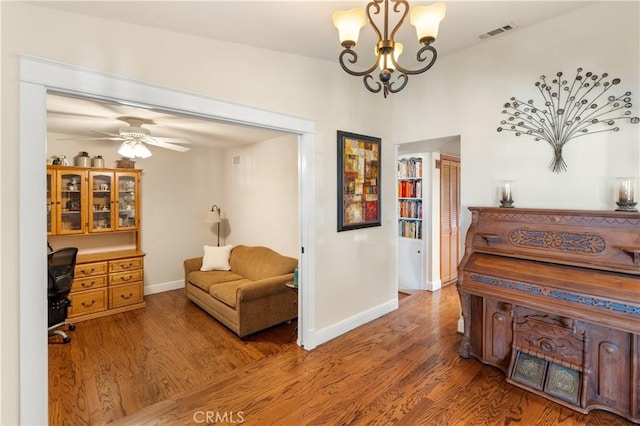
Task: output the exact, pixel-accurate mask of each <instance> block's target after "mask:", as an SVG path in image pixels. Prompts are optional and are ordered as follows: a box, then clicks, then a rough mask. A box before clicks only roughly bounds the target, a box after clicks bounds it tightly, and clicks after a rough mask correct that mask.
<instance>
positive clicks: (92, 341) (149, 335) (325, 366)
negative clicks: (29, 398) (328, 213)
mask: <svg viewBox="0 0 640 426" xmlns="http://www.w3.org/2000/svg"><path fill="white" fill-rule="evenodd" d="M146 300H147V307H146V308H145V309H143V310H137V311H131V312H126V313H122V314H118V315H115V316H113V317H104V318H99V319H96V320H91V321H87V322H83V323H81V324H79V325H78V329H77V330H76V331H75V332H72V337H73V341H72V343H70V344H69V345H50V347H49V365H50V374H49V395H50V413H49V417H50V424H52V425H62V424H70V425H72V424H91V425H94V424H95V425H99V424H107V423H109V424H113V425H144V424H149V425H172V426H173V425H193V424H197V423H202V424H205V423H206V422H205V420H207V419H206V416H207V415H208V416H209V419H208V420H212V421H210V422H209V423H214V422H213V421H215V424H238V423H240V422H242V423H244V424H248V425H278V426H280V425H283V426H288V425H465V426H466V425H507V424H508V425H512V424H520V425H550V424H553V425H556V424H559V425H567V426H574V425H586V424H589V425H605V424H606V425H627V424H631V423H630V422H628V421H626V420H624V419H622V418H621V417H619V416H615V415H613V414H610V413H607V412H603V411H593V412H592V413H591V414H590V415H586V416H585V415H582V414H579V413H576V412H573V411H571V410H568V409H567V408H564V407H562V406H560V405H558V404H555V403H553V402H550V401H547V400H546V399H544V398H541V397H538V396H536V395H533V394H530V393H528V392H526V391H524V390H522V389H519V388H517V387H515V386H512V385H510V384H508V383H507V382H506V381H505V380H504V374H503V373H502V372H500V371H499V370H497V369H495V368H493V367H489V366H485V365H483V364H481V363H479V362H478V361H476V360H472V359H463V358H460V357H459V356H458V354H457V351H458V346H459V344H460V340H461V336H460V335H459V334H458V333H456V327H457V321H458V318H459V315H460V308H459V300H458V296H457V293H456V291H455V287H453V286H448V287H446V288H443V289H442V290H441V291H439V292H436V293H430V292H416V293H413V294H411V295H409V296H405V297H403V298H401V299H400V301H399V309H398V310H397V311H395V312H392V313H390V314H388V315H385V316H384V317H382V318H379V319H377V320H375V321H373V322H371V323H369V324H366V325H364V326H362V327H359V328H357V329H356V330H353V331H351V332H349V333H347V334H345V335H343V336H340V337H338V338H336V339H334V340H332V341H330V342H327V343H326V344H324V345H321V346H319V347H318V348H316V349H315V350H313V351H309V352H307V351H305V350H304V349H302V348H299V347H297V346H296V345H295V344H294V343H290V342H288V338H289V335H290V333H291V332H292V331H293V329H294V328H295V323H291V324H282V325H280V326H277V327H273V328H271V329H269V330H266V331H264V332H261V333H256V334H254V335H252V336H249V337H247V338H246V339H242V340H241V339H238V338H237V337H236V336H235V335H233V334H232V333H230V332H229V331H228V330H227V329H226V328H224V327H223V326H221V325H220V324H219V323H217V322H216V321H215V320H213V319H212V318H211V317H209V316H208V315H207V314H206V313H204V312H203V311H202V310H200V309H199V308H197V307H196V306H195V305H193V304H192V303H191V302H189V301H188V300H186V298H185V297H184V292H183V291H182V290H176V291H171V292H166V293H161V294H156V295H152V296H148V297H146ZM240 420H242V421H240Z"/></svg>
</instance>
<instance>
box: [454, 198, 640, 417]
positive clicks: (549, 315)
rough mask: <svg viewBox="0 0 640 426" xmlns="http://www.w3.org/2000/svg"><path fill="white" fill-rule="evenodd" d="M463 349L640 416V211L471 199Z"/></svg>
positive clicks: (579, 402) (597, 404)
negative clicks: (487, 204)
mask: <svg viewBox="0 0 640 426" xmlns="http://www.w3.org/2000/svg"><path fill="white" fill-rule="evenodd" d="M470 210H471V213H472V222H471V226H470V228H469V231H468V233H467V237H466V242H465V254H464V257H463V259H462V261H461V263H460V265H459V275H458V291H459V293H460V299H461V304H462V315H463V318H464V336H463V340H462V344H461V347H460V355H461V356H463V357H465V358H467V357H475V358H477V359H478V360H480V361H481V362H483V363H485V364H489V365H493V366H495V367H497V368H499V369H501V370H502V371H504V373H505V375H506V380H507V381H508V382H509V383H512V384H514V385H516V386H519V387H521V388H524V389H527V390H528V391H531V392H533V393H535V394H538V395H540V396H543V397H545V398H548V399H551V400H553V401H555V402H557V403H559V404H562V405H564V406H567V407H569V408H572V409H574V410H576V411H579V412H581V413H588V412H589V411H591V410H592V409H603V410H607V411H611V412H613V413H616V414H618V415H620V416H623V417H625V418H627V419H629V420H631V421H633V422H636V423H638V422H640V213H636V212H615V211H611V212H608V211H578V210H542V209H517V208H516V209H511V208H479V207H471V208H470Z"/></svg>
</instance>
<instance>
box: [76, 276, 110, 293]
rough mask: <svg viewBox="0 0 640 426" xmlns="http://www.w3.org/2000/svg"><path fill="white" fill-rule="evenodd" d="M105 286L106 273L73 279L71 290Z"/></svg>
mask: <svg viewBox="0 0 640 426" xmlns="http://www.w3.org/2000/svg"><path fill="white" fill-rule="evenodd" d="M106 286H107V276H106V275H101V276H97V277H89V278H79V279H74V280H73V284H72V285H71V292H77V291H83V290H92V289H95V288H100V287H106Z"/></svg>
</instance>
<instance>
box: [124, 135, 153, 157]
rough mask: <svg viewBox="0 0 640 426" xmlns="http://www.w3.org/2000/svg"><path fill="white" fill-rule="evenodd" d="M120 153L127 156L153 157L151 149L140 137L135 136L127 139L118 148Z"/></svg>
mask: <svg viewBox="0 0 640 426" xmlns="http://www.w3.org/2000/svg"><path fill="white" fill-rule="evenodd" d="M118 154H120V155H122V156H123V157H126V158H149V157H151V151H149V148H147V147H146V146H144V143H143V142H142V141H141V140H140V139H138V138H133V139H129V140H126V141H124V142H123V143H122V145H120V148H118Z"/></svg>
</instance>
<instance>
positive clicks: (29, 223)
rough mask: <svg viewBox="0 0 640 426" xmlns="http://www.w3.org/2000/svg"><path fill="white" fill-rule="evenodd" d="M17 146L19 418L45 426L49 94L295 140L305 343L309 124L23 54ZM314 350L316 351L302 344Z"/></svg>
mask: <svg viewBox="0 0 640 426" xmlns="http://www.w3.org/2000/svg"><path fill="white" fill-rule="evenodd" d="M20 70H21V76H20V79H21V81H20V114H19V117H20V147H19V158H20V163H19V179H20V199H19V214H20V218H21V220H20V225H19V241H20V244H19V246H20V248H19V250H20V251H19V259H20V264H19V281H20V282H19V289H20V306H19V312H20V313H19V316H20V331H19V332H20V348H19V351H20V419H21V422H22V423H25V424H46V423H47V421H48V415H47V406H48V396H47V382H48V374H47V360H46V357H43V356H42V354H45V353H46V351H47V339H46V334H47V330H46V327H43V326H42V325H43V324H45V323H46V312H47V310H46V292H45V291H43V288H44V287H43V285H40V284H41V283H45V282H46V223H45V222H46V221H45V217H46V206H45V204H46V194H45V192H46V185H45V180H44V174H43V173H42V170H44V169H45V166H46V131H47V117H46V114H47V112H46V96H47V93H48V92H49V91H52V92H58V93H67V94H69V95H72V96H80V97H86V98H95V99H102V100H106V101H111V102H120V103H125V104H130V105H140V106H143V107H149V106H151V107H156V108H159V109H162V110H164V111H172V112H175V113H179V114H187V115H194V116H200V117H203V118H207V119H212V120H219V121H223V122H228V123H236V124H244V125H249V126H255V127H262V128H266V129H274V130H279V131H283V132H288V133H292V134H296V135H297V136H298V164H299V167H298V174H299V180H298V181H299V182H300V184H299V186H298V200H299V223H300V256H299V259H300V260H299V264H300V275H301V280H300V282H301V287H300V288H299V293H298V294H299V304H298V306H299V322H298V324H299V339H298V343H299V344H300V345H303V346H304V345H305V342H306V339H307V337H308V336H309V330H312V329H313V328H314V326H315V324H314V320H313V318H314V312H313V309H312V306H311V303H310V301H311V300H313V296H314V294H315V288H314V286H315V280H314V277H315V260H314V259H315V250H314V247H315V232H314V230H313V226H312V224H313V223H314V222H315V221H314V211H315V187H314V185H313V176H314V171H313V167H314V140H315V126H314V123H313V122H312V121H310V120H305V119H301V118H297V117H292V116H288V115H283V114H279V113H274V112H270V111H265V110H258V109H255V108H251V107H246V106H242V105H237V104H233V103H229V102H223V101H219V100H216V99H213V98H208V97H206V96H202V95H197V94H193V93H188V92H181V91H179V90H174V89H168V88H165V87H162V86H158V85H153V84H150V83H145V82H140V81H134V80H130V79H127V78H124V77H120V76H113V75H109V74H103V73H99V72H95V71H91V70H87V69H84V68H77V67H73V66H70V65H65V64H59V63H56V62H52V61H48V60H44V59H40V58H34V57H27V56H22V57H21V59H20ZM305 348H306V349H312V345H309V346H305Z"/></svg>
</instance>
